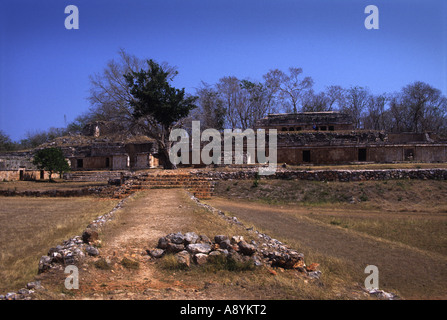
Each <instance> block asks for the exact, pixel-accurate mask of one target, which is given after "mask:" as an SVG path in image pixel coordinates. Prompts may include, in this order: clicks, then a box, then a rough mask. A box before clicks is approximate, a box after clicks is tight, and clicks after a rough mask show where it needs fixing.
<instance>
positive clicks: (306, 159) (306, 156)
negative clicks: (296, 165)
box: [303, 150, 310, 162]
mask: <svg viewBox="0 0 447 320" xmlns="http://www.w3.org/2000/svg"><path fill="white" fill-rule="evenodd" d="M303 162H310V150H303Z"/></svg>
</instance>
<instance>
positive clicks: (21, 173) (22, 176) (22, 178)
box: [19, 170, 25, 181]
mask: <svg viewBox="0 0 447 320" xmlns="http://www.w3.org/2000/svg"><path fill="white" fill-rule="evenodd" d="M24 172H25V170H19V180H21V181H22V180H24V175H23V174H24Z"/></svg>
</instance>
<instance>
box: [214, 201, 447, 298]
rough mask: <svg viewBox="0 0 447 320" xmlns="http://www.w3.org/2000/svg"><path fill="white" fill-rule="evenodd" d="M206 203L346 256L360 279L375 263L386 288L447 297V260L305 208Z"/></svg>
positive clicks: (411, 295)
mask: <svg viewBox="0 0 447 320" xmlns="http://www.w3.org/2000/svg"><path fill="white" fill-rule="evenodd" d="M207 203H209V204H210V205H212V206H214V207H216V208H219V209H220V210H222V211H225V212H230V213H231V214H233V215H235V216H236V217H237V218H240V219H242V220H243V221H245V222H247V223H250V224H253V225H255V226H256V227H258V228H262V229H264V230H267V232H268V233H270V234H271V235H273V236H276V237H282V238H287V239H293V240H294V241H297V242H298V243H300V244H301V245H302V246H305V247H306V248H307V249H308V250H314V251H318V252H319V253H321V254H324V255H329V256H334V257H337V258H341V259H343V260H345V261H347V262H349V263H350V264H352V265H353V266H354V268H356V269H357V272H358V274H359V275H361V277H363V278H361V279H364V278H365V277H366V275H365V274H363V270H364V268H365V267H366V266H367V265H376V266H377V267H378V268H379V285H380V286H381V288H382V289H385V290H386V289H391V290H392V289H394V290H397V291H398V292H399V293H400V294H401V295H402V296H404V297H405V298H431V299H436V298H440V299H446V298H447V294H446V288H447V268H446V267H447V258H446V257H443V256H441V255H436V254H431V253H428V252H424V251H422V250H416V249H412V248H410V247H408V246H404V245H401V244H398V243H393V242H391V241H383V240H380V239H376V238H373V237H370V236H367V235H365V234H361V233H358V232H354V231H352V230H346V229H343V228H340V227H335V226H331V225H328V224H324V223H321V222H316V221H313V220H311V219H309V218H306V217H305V216H304V215H305V214H307V213H308V212H309V210H305V209H304V208H299V207H298V208H293V207H285V206H284V207H281V206H275V205H268V204H260V203H255V202H244V201H239V200H238V201H237V202H235V201H231V202H230V201H228V200H227V199H223V198H213V199H212V200H209V201H207ZM361 279H359V282H362V280H361Z"/></svg>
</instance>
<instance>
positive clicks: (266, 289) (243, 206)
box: [0, 179, 447, 300]
mask: <svg viewBox="0 0 447 320" xmlns="http://www.w3.org/2000/svg"><path fill="white" fill-rule="evenodd" d="M30 183H31V184H32V182H23V184H21V183H20V182H16V183H14V185H15V187H16V188H24V189H25V190H26V189H29V188H30V186H32V187H33V188H34V187H35V186H36V185H39V187H40V186H42V187H44V188H53V187H54V185H56V184H49V183H34V184H32V185H30ZM7 184H9V183H7ZM11 185H12V184H10V185H9V186H11ZM57 185H58V186H62V185H63V183H60V184H59V183H57ZM64 186H65V187H67V188H76V187H79V186H80V184H76V185H70V184H69V183H67V184H66V185H64ZM82 186H85V184H82ZM0 187H2V188H5V185H1V186H0ZM215 192H216V195H215V196H214V197H213V198H212V199H211V200H207V201H206V202H207V203H208V204H211V205H212V206H214V207H216V208H219V209H221V210H223V211H224V212H226V214H227V215H230V216H236V217H237V218H238V219H239V220H240V221H242V222H243V223H244V225H245V226H251V227H253V228H254V229H256V230H259V231H261V232H265V233H267V234H269V235H270V236H272V237H274V238H277V239H279V240H281V241H282V242H284V243H286V244H287V245H289V246H290V247H292V248H294V249H296V250H298V251H300V252H303V253H304V256H305V262H306V264H311V263H314V262H316V263H319V264H320V270H322V272H323V274H322V277H321V278H320V279H319V280H313V281H309V280H308V279H306V278H304V277H303V276H302V275H301V274H300V273H299V272H298V271H296V270H281V269H276V270H274V272H272V270H271V269H269V268H265V267H263V268H260V269H256V270H246V271H243V270H239V271H229V270H216V269H213V268H202V267H192V268H190V269H187V270H183V269H175V268H174V269H172V268H171V267H168V264H166V262H169V261H164V262H165V263H163V262H162V261H154V260H150V259H149V260H148V257H147V254H146V250H147V249H150V248H154V247H155V246H156V244H157V241H158V238H159V237H161V236H164V235H166V234H168V233H171V232H183V233H185V232H189V231H194V232H196V233H197V234H206V235H208V236H209V237H212V236H214V235H216V234H226V235H229V236H232V235H243V236H244V237H245V238H246V239H249V240H250V239H254V238H253V234H252V233H248V232H247V231H246V230H245V229H244V228H243V227H241V226H237V225H231V224H229V223H228V222H227V221H225V220H224V219H222V218H221V217H220V216H218V215H217V214H212V213H210V212H209V211H207V210H205V209H204V208H202V207H200V206H198V205H197V204H196V203H195V202H193V201H192V200H191V199H190V198H189V195H188V194H187V193H186V192H185V191H184V190H181V189H152V190H147V191H140V192H137V193H135V194H134V195H132V196H131V197H129V198H128V199H127V200H126V202H125V203H124V205H123V207H122V208H121V209H120V210H118V211H116V213H115V219H114V220H113V221H111V222H109V223H108V224H107V225H106V227H105V228H104V229H103V230H102V231H101V233H100V239H101V241H102V244H101V247H100V248H99V250H100V256H99V257H89V258H88V259H87V261H86V262H85V263H84V264H83V265H82V266H81V268H80V270H81V271H80V272H81V273H80V276H81V279H80V289H79V290H72V291H68V290H66V289H65V288H64V279H65V275H64V274H63V272H59V273H58V272H57V271H55V273H49V274H43V275H41V276H39V277H40V279H41V280H42V281H43V285H44V287H45V288H46V291H45V292H44V293H42V295H40V296H38V297H37V298H38V299H232V300H243V299H275V300H276V299H280V300H283V299H291V300H295V299H369V298H370V297H369V295H367V294H365V293H364V291H363V290H362V286H363V281H364V279H365V277H366V274H364V268H365V267H366V265H368V264H374V265H377V266H378V267H379V270H380V288H381V289H384V290H386V291H391V292H394V293H397V294H398V295H399V296H400V297H402V298H405V299H421V298H428V299H446V298H447V290H446V288H447V274H446V272H447V270H446V268H445V265H446V264H447V200H446V195H447V181H429V180H426V181H415V180H394V181H391V180H390V181H375V182H374V181H368V182H349V183H345V182H316V181H293V180H262V179H261V180H259V181H258V182H257V183H254V181H250V180H246V181H243V180H240V181H220V182H219V183H218V184H217V186H216V189H215ZM116 203H117V200H106V199H100V198H97V197H82V198H45V197H43V198H33V197H0V204H1V207H0V226H1V228H0V250H1V251H0V253H1V256H0V275H1V277H0V279H1V280H0V293H4V292H6V291H8V290H16V289H18V288H20V287H23V286H24V284H26V282H28V281H31V280H32V279H33V277H34V276H35V275H36V273H37V263H38V260H39V258H40V256H41V255H44V254H46V252H47V251H48V249H49V248H50V247H54V246H56V245H57V244H59V243H60V242H61V241H62V240H65V239H68V238H70V237H72V236H74V235H79V234H80V233H81V232H82V230H83V229H84V228H85V227H86V226H87V224H88V223H89V222H91V221H92V220H94V219H95V218H96V217H98V216H100V215H102V214H104V213H106V212H108V211H110V210H111V209H112V208H113V207H114V205H115V204H116ZM254 240H256V239H254ZM123 259H129V261H132V262H133V263H134V265H135V268H129V267H128V266H126V265H124V264H123V263H122V261H123ZM105 260H107V261H109V263H108V267H107V268H101V267H100V266H101V265H102V264H101V263H103V262H104V261H105Z"/></svg>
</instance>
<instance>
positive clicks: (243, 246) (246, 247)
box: [238, 241, 256, 256]
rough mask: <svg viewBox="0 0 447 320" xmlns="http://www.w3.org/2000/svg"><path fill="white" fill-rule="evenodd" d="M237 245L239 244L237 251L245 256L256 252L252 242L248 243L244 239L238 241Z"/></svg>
mask: <svg viewBox="0 0 447 320" xmlns="http://www.w3.org/2000/svg"><path fill="white" fill-rule="evenodd" d="M238 246H239V251H240V252H241V253H242V254H244V255H246V256H251V255H252V254H254V253H255V252H256V247H255V246H254V245H252V244H248V243H247V242H245V241H240V242H239V243H238Z"/></svg>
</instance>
